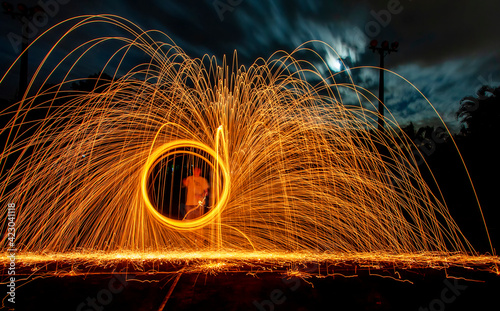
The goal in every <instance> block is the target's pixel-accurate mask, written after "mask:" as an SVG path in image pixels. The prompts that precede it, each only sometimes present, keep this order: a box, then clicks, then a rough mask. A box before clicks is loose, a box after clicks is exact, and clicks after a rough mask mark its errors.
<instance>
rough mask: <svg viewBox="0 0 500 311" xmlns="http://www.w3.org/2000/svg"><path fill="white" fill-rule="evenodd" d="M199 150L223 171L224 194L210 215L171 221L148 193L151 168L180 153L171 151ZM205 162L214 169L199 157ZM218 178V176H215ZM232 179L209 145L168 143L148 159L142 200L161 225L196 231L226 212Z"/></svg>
mask: <svg viewBox="0 0 500 311" xmlns="http://www.w3.org/2000/svg"><path fill="white" fill-rule="evenodd" d="M191 147H194V148H198V149H200V150H202V151H205V152H206V153H208V154H209V155H211V156H212V157H213V158H214V159H215V161H216V165H217V166H218V168H219V169H220V170H221V171H222V174H223V176H224V179H223V180H224V183H225V186H224V187H222V193H221V195H220V197H219V200H218V202H217V203H216V204H215V206H214V207H212V208H211V209H210V211H209V212H208V213H206V214H205V215H203V216H202V217H199V218H196V219H192V220H177V219H171V218H168V217H166V216H164V215H162V214H161V213H160V212H158V211H157V210H156V208H155V207H154V206H153V204H152V203H151V201H150V200H149V196H148V192H147V179H148V175H149V173H150V171H151V168H152V167H153V166H154V164H155V163H156V161H157V160H158V159H159V158H160V157H162V156H164V155H165V154H173V153H178V152H173V153H169V151H171V150H173V149H176V148H191ZM183 153H190V152H189V151H183ZM197 156H199V157H200V158H202V159H203V160H205V161H206V162H207V163H208V164H210V165H211V166H212V167H213V165H212V164H211V163H210V162H209V161H208V160H207V159H206V158H204V157H201V156H200V155H197ZM215 175H216V176H218V174H215ZM229 180H230V177H229V170H228V168H227V166H226V164H225V163H224V161H222V159H221V157H220V156H219V155H218V154H217V153H216V152H215V151H214V150H213V149H212V148H210V147H208V146H207V145H205V144H203V143H200V142H196V141H192V140H175V141H172V142H169V143H166V144H164V145H162V146H160V147H158V148H157V149H155V150H154V151H153V152H152V153H151V154H150V156H149V157H148V160H147V162H146V164H145V165H144V167H143V171H142V177H141V192H142V198H143V200H144V203H145V204H146V207H147V209H148V211H149V212H150V213H151V215H152V216H153V217H154V218H155V219H156V220H157V221H159V222H160V223H162V224H164V225H165V226H168V227H170V228H173V229H177V230H194V229H199V228H202V227H204V226H205V225H207V224H208V223H210V222H211V221H212V220H213V219H214V218H215V217H216V216H218V215H220V213H221V212H222V211H223V210H224V207H225V206H226V204H227V201H228V198H229V190H230V189H229V184H230V182H229ZM218 183H219V180H217V179H216V180H215V184H218Z"/></svg>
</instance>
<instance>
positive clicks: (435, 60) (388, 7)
mask: <svg viewBox="0 0 500 311" xmlns="http://www.w3.org/2000/svg"><path fill="white" fill-rule="evenodd" d="M39 2H41V3H43V4H44V5H46V6H47V7H48V8H49V10H48V11H49V12H50V14H49V15H50V16H48V18H47V19H46V22H45V23H44V24H46V25H42V26H41V27H39V29H38V30H39V31H40V33H41V32H42V31H45V30H46V29H48V28H49V27H50V26H52V25H54V24H56V23H57V22H59V21H62V20H65V19H67V18H70V17H73V16H78V15H83V14H103V13H107V14H115V15H119V16H122V17H124V18H127V19H129V20H130V21H132V22H134V23H136V24H137V25H139V26H140V27H141V28H143V29H144V30H149V29H157V30H160V31H163V32H164V33H166V34H167V35H169V36H170V37H171V38H172V39H173V40H174V42H175V43H176V44H177V45H179V46H180V47H181V48H182V49H183V50H184V51H185V52H187V54H188V55H190V56H191V57H202V56H203V55H204V54H209V55H215V56H216V57H217V58H218V59H221V58H222V56H223V55H224V54H226V55H228V56H230V57H232V54H233V52H234V50H237V52H238V59H239V62H240V63H241V64H245V65H250V64H252V63H253V61H254V60H255V59H257V58H259V57H263V58H265V59H267V58H268V57H269V56H271V54H272V53H273V52H275V51H276V50H280V49H282V50H285V51H287V52H292V51H293V50H294V49H295V48H296V47H297V46H299V45H300V44H302V43H303V42H306V41H308V40H322V41H324V42H326V43H328V44H330V45H331V46H332V47H333V48H335V49H336V51H337V52H338V53H339V55H340V56H341V57H342V58H343V59H344V61H345V62H346V63H347V64H348V65H349V66H351V67H354V66H378V62H379V58H378V55H377V54H374V53H373V52H372V51H371V50H369V49H368V45H369V42H370V40H372V39H377V40H378V41H379V42H381V41H383V40H388V41H390V42H392V41H398V42H399V43H400V48H399V51H398V52H397V53H391V54H390V55H388V56H387V57H386V60H385V62H386V67H387V68H388V69H391V70H393V71H395V72H397V73H399V74H401V75H402V76H404V77H405V78H406V79H408V80H409V81H411V82H412V83H414V84H415V86H416V87H418V88H419V89H420V90H421V91H422V92H423V93H424V95H425V96H427V97H428V98H429V100H430V101H431V102H432V103H433V104H434V105H435V106H436V108H437V110H438V111H439V113H440V114H441V115H442V116H443V118H444V119H445V120H446V122H447V123H448V125H449V126H450V127H451V129H452V130H454V131H456V130H458V129H459V124H458V122H457V121H456V118H455V112H456V111H457V108H458V106H459V101H460V99H461V98H463V97H464V96H468V95H473V94H474V93H475V91H476V90H477V89H478V88H479V87H480V86H481V85H483V84H489V85H492V86H498V85H499V84H500V63H499V58H500V57H499V54H500V52H499V51H500V33H499V31H498V27H497V23H498V22H497V19H498V18H497V16H496V15H497V13H498V12H499V11H500V2H498V1H489V0H488V1H480V2H479V1H477V2H473V1H465V0H459V1H411V0H401V1H396V0H375V1H347V0H342V1H339V0H332V1H326V0H324V1H321V0H312V1H300V0H259V1H257V0H216V1H214V0H206V1H201V0H182V1H180V0H175V1H174V0H161V1H160V0H142V1H131V0H126V1H125V0H122V1H97V0H91V1H76V0H64V1H63V0H59V1H56V0H40V1H39ZM11 3H12V4H14V5H17V3H19V2H18V1H15V0H11ZM24 3H25V4H27V5H34V4H35V3H36V1H25V2H24ZM54 3H56V4H57V6H54ZM51 10H52V11H51ZM111 28H112V27H109V29H108V30H102V29H100V28H98V27H95V28H92V27H90V28H88V29H87V30H86V32H81V33H79V37H78V40H84V39H87V40H90V39H92V38H95V37H97V36H101V35H102V34H103V33H106V35H110V34H113V32H112V30H110V29H111ZM0 29H1V32H0V33H1V35H0V40H1V44H0V59H1V62H0V72H1V73H2V75H3V73H4V72H5V71H6V69H7V68H8V67H9V66H10V64H11V63H12V62H13V60H14V59H15V58H16V56H17V55H18V48H19V47H18V46H16V45H15V44H12V34H17V35H19V34H20V33H21V23H20V22H18V21H16V20H14V19H12V18H10V17H9V16H7V15H3V16H2V23H1V26H0ZM9 34H10V35H9ZM59 35H60V33H59ZM85 36H88V38H85ZM56 37H57V32H54V34H53V36H52V37H51V36H47V37H46V38H45V39H44V40H43V41H41V42H40V43H39V44H38V45H36V46H34V48H33V50H32V51H30V74H32V73H33V72H34V70H35V66H36V65H37V63H39V62H40V61H41V57H42V56H43V53H46V51H47V49H48V48H49V47H50V46H52V44H53V43H54V41H53V40H54V38H56ZM313 47H314V48H315V50H316V51H317V52H318V53H319V54H320V55H321V56H322V57H323V58H324V59H325V60H326V61H327V62H328V64H329V66H330V69H331V70H333V71H336V70H338V61H337V58H336V56H333V55H332V54H331V52H329V51H328V50H327V49H325V47H324V46H322V45H320V44H316V45H313ZM106 48H107V47H106V46H103V47H102V48H101V51H99V52H95V51H94V54H93V58H91V59H90V60H89V61H87V62H86V63H85V66H80V67H79V68H76V72H78V73H79V74H80V75H81V76H82V77H86V76H88V75H90V74H92V73H96V72H98V71H99V70H100V68H102V62H99V60H100V59H99V57H101V56H100V53H102V55H107V56H109V53H110V51H111V47H109V49H110V50H109V51H106ZM56 52H57V53H59V54H60V55H64V53H65V49H64V45H62V46H61V48H60V49H58V50H57V51H56ZM137 61H140V57H138V58H137ZM131 65H133V64H131ZM351 73H352V75H353V78H354V82H355V83H356V84H357V85H359V86H362V87H364V88H368V89H370V90H372V91H373V92H374V93H375V94H377V93H378V91H377V88H378V72H377V71H376V70H373V69H364V70H353V71H352V72H351ZM17 74H18V69H17V67H16V68H15V71H14V72H13V73H12V75H10V76H9V77H8V79H7V80H6V81H4V82H3V83H2V85H0V91H1V97H2V98H4V99H11V98H13V97H14V92H15V89H16V87H17V79H18V76H17ZM385 81H386V104H387V106H388V107H389V108H390V110H391V111H392V113H393V114H394V115H395V117H396V119H397V120H398V122H399V123H400V124H401V125H406V124H408V123H409V122H410V121H413V122H414V123H415V124H416V126H417V127H418V126H421V125H427V124H429V125H436V124H437V123H436V122H437V118H436V116H435V114H434V113H433V112H432V110H431V109H430V108H429V107H428V106H427V104H426V103H425V101H424V99H423V98H422V97H421V96H419V95H418V94H417V93H416V92H413V91H412V90H411V88H410V87H409V86H408V85H407V84H406V83H405V82H403V81H402V80H401V79H399V78H396V77H394V76H392V77H391V76H390V75H386V80H385Z"/></svg>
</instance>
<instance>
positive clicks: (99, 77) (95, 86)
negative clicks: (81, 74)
mask: <svg viewBox="0 0 500 311" xmlns="http://www.w3.org/2000/svg"><path fill="white" fill-rule="evenodd" d="M112 81H113V78H112V77H111V76H110V75H108V74H107V73H105V72H103V73H101V72H98V73H95V74H93V75H90V76H89V77H88V78H87V79H86V80H81V81H79V82H78V83H76V82H73V83H72V84H71V89H73V90H74V91H84V92H94V93H100V92H103V91H104V90H105V89H106V87H107V86H108V85H109V83H111V82H112Z"/></svg>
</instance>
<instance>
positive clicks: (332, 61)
mask: <svg viewBox="0 0 500 311" xmlns="http://www.w3.org/2000/svg"><path fill="white" fill-rule="evenodd" d="M326 63H327V65H328V67H330V69H331V70H333V71H337V72H338V71H340V69H341V68H342V63H341V62H340V59H339V58H337V57H335V56H333V55H331V54H328V56H327V57H326Z"/></svg>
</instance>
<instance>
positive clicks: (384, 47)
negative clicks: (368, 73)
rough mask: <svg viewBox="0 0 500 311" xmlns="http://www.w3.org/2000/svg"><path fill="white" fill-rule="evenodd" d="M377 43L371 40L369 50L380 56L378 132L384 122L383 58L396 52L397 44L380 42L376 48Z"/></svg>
mask: <svg viewBox="0 0 500 311" xmlns="http://www.w3.org/2000/svg"><path fill="white" fill-rule="evenodd" d="M377 45H378V41H377V40H372V41H371V42H370V49H371V50H372V51H373V52H374V53H375V52H378V54H379V55H380V66H379V67H380V76H379V83H378V100H379V103H378V122H377V124H378V130H379V131H383V130H384V126H385V122H384V68H385V67H384V58H385V56H386V55H387V54H390V53H391V52H397V51H398V47H399V43H398V42H397V41H394V42H393V43H391V45H390V46H389V41H384V42H382V44H381V46H380V47H378V46H377Z"/></svg>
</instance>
